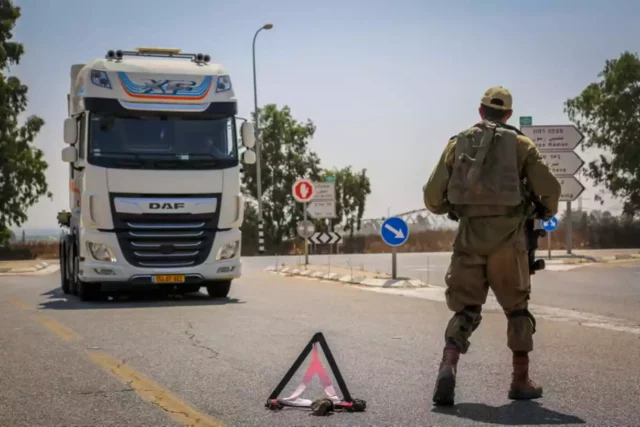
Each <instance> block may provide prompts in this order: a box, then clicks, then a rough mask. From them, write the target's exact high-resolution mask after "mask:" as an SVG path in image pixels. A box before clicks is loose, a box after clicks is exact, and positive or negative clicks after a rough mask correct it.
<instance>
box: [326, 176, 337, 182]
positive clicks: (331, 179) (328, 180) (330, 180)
mask: <svg viewBox="0 0 640 427" xmlns="http://www.w3.org/2000/svg"><path fill="white" fill-rule="evenodd" d="M324 180H325V181H326V182H336V177H335V176H326V177H325V178H324Z"/></svg>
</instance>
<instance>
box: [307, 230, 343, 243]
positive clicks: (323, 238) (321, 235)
mask: <svg viewBox="0 0 640 427" xmlns="http://www.w3.org/2000/svg"><path fill="white" fill-rule="evenodd" d="M309 240H311V242H312V243H315V244H316V245H333V244H334V243H339V242H340V241H341V240H342V236H341V235H340V234H338V233H336V232H333V231H326V232H325V231H317V232H315V233H313V235H312V236H311V237H309Z"/></svg>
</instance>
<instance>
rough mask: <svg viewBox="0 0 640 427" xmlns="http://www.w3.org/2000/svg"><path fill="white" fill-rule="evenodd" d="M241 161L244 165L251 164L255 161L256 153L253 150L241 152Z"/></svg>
mask: <svg viewBox="0 0 640 427" xmlns="http://www.w3.org/2000/svg"><path fill="white" fill-rule="evenodd" d="M242 162H243V163H244V164H246V165H252V164H254V163H255V162H256V153H255V151H253V150H245V152H244V153H242Z"/></svg>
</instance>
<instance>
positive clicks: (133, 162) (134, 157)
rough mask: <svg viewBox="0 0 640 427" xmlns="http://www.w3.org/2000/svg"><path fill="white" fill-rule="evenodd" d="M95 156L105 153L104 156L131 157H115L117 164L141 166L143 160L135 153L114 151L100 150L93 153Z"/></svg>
mask: <svg viewBox="0 0 640 427" xmlns="http://www.w3.org/2000/svg"><path fill="white" fill-rule="evenodd" d="M93 155H94V156H96V157H102V155H106V157H111V156H130V157H132V159H122V158H116V159H115V162H114V163H115V164H116V165H118V166H142V165H144V160H143V159H142V157H140V156H139V155H138V154H137V153H119V152H116V151H101V152H99V153H94V154H93Z"/></svg>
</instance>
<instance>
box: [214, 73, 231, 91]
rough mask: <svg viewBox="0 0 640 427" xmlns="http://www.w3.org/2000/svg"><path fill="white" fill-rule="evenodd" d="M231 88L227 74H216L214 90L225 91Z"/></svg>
mask: <svg viewBox="0 0 640 427" xmlns="http://www.w3.org/2000/svg"><path fill="white" fill-rule="evenodd" d="M230 89H231V78H230V77H229V76H226V75H225V76H218V79H217V80H216V92H226V91H228V90H230Z"/></svg>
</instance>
